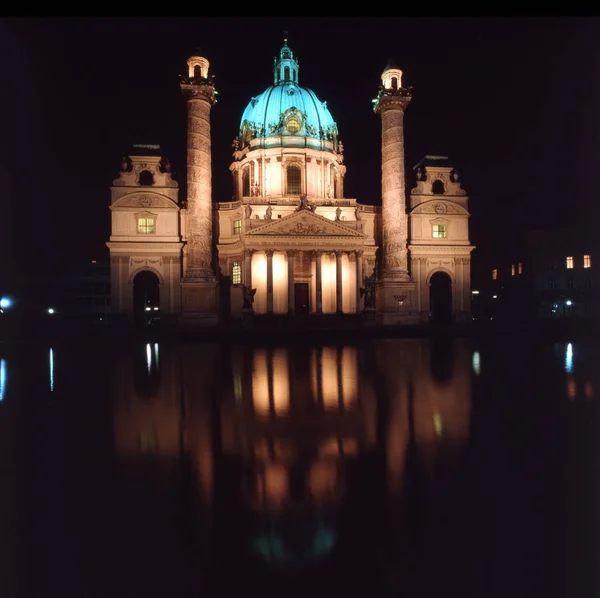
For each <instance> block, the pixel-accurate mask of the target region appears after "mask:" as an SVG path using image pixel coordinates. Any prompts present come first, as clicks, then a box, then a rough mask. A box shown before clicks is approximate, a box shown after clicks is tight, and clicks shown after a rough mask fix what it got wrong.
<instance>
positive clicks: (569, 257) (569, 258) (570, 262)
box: [567, 256, 573, 269]
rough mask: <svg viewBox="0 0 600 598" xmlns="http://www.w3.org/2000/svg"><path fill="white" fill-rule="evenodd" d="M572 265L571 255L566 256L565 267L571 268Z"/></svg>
mask: <svg viewBox="0 0 600 598" xmlns="http://www.w3.org/2000/svg"><path fill="white" fill-rule="evenodd" d="M572 267H573V257H572V256H568V257H567V268H569V269H570V268H572Z"/></svg>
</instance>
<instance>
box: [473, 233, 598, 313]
mask: <svg viewBox="0 0 600 598" xmlns="http://www.w3.org/2000/svg"><path fill="white" fill-rule="evenodd" d="M598 260H600V251H598V242H597V241H595V240H594V237H593V235H591V234H588V233H587V232H586V231H584V230H579V229H574V228H573V229H559V230H557V229H544V230H541V229H540V230H534V231H530V232H528V233H526V234H524V235H521V236H520V237H516V238H515V239H514V240H513V244H512V247H511V248H510V249H507V251H506V252H505V256H504V257H503V258H502V259H499V260H498V261H497V263H496V264H494V267H493V268H491V269H490V271H489V272H488V273H487V275H486V277H487V280H486V281H483V282H482V284H480V285H478V288H477V289H476V290H477V291H479V293H478V294H477V296H473V305H474V306H476V308H475V309H474V315H476V317H483V318H487V319H489V318H490V317H494V318H504V319H511V320H515V319H532V318H533V319H536V318H541V319H545V318H593V319H599V318H600V261H598ZM474 290H475V289H474Z"/></svg>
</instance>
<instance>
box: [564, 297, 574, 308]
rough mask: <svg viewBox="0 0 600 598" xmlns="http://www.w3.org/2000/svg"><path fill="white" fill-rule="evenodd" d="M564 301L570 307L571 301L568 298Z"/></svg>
mask: <svg viewBox="0 0 600 598" xmlns="http://www.w3.org/2000/svg"><path fill="white" fill-rule="evenodd" d="M565 303H566V304H567V305H568V306H569V307H570V306H571V305H573V302H572V301H571V300H570V299H567V300H566V301H565Z"/></svg>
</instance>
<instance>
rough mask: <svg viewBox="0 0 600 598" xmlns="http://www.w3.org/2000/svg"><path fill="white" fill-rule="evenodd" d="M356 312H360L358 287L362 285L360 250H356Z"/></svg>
mask: <svg viewBox="0 0 600 598" xmlns="http://www.w3.org/2000/svg"><path fill="white" fill-rule="evenodd" d="M355 253H356V313H357V314H359V313H360V289H361V287H362V285H363V276H362V271H363V266H362V251H356V252H355Z"/></svg>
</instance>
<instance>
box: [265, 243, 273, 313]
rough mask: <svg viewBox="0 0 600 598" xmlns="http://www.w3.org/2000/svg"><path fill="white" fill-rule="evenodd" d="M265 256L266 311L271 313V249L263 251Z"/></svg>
mask: <svg viewBox="0 0 600 598" xmlns="http://www.w3.org/2000/svg"><path fill="white" fill-rule="evenodd" d="M265 254H266V256H267V313H269V314H272V313H273V250H272V249H267V250H266V251H265Z"/></svg>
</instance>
